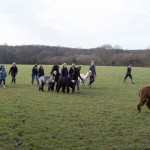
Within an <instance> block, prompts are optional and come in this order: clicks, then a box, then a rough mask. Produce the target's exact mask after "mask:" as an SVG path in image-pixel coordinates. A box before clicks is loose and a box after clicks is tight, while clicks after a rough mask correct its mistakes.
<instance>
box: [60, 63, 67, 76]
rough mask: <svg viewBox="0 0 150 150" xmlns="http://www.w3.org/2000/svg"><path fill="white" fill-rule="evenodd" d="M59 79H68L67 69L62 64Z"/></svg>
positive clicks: (65, 65)
mask: <svg viewBox="0 0 150 150" xmlns="http://www.w3.org/2000/svg"><path fill="white" fill-rule="evenodd" d="M61 77H68V68H67V64H66V63H64V64H63V67H62V69H61Z"/></svg>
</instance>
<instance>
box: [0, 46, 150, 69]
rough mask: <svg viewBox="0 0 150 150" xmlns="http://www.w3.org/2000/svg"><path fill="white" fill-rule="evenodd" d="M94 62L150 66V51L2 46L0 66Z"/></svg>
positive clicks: (106, 64) (115, 48)
mask: <svg viewBox="0 0 150 150" xmlns="http://www.w3.org/2000/svg"><path fill="white" fill-rule="evenodd" d="M92 60H94V61H95V63H96V65H103V66H125V65H128V64H133V65H134V66H142V67H143V66H144V67H149V66H150V50H149V49H143V50H123V49H122V48H121V47H120V46H114V47H112V46H111V45H109V44H106V45H103V46H100V47H97V48H91V49H82V48H68V47H61V46H44V45H21V46H9V45H6V44H5V45H0V63H4V64H11V63H12V62H16V63H17V64H35V63H37V64H62V63H64V62H66V63H67V64H71V63H75V64H82V65H89V63H90V62H91V61H92Z"/></svg>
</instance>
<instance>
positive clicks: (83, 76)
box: [78, 70, 92, 87]
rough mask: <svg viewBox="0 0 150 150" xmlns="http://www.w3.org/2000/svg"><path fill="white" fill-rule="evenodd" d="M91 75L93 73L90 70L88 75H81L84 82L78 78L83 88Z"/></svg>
mask: <svg viewBox="0 0 150 150" xmlns="http://www.w3.org/2000/svg"><path fill="white" fill-rule="evenodd" d="M91 73H92V71H91V70H89V71H87V73H86V74H80V76H81V78H82V79H83V81H82V80H81V79H80V78H78V81H79V83H80V84H81V87H83V86H84V83H85V81H86V80H87V78H88V77H89V75H91Z"/></svg>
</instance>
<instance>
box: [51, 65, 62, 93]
mask: <svg viewBox="0 0 150 150" xmlns="http://www.w3.org/2000/svg"><path fill="white" fill-rule="evenodd" d="M54 71H56V72H57V73H56V75H55V82H54V83H52V85H51V91H54V87H55V83H56V90H57V87H58V80H59V77H60V73H59V66H58V65H54V66H53V67H52V69H51V72H50V74H52V73H53V72H54Z"/></svg>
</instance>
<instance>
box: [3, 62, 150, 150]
mask: <svg viewBox="0 0 150 150" xmlns="http://www.w3.org/2000/svg"><path fill="white" fill-rule="evenodd" d="M9 68H10V65H7V66H6V69H7V72H8V70H9ZM18 69H19V73H18V75H17V85H16V87H14V86H12V85H10V80H11V77H10V76H8V77H7V85H6V89H3V87H2V86H1V87H0V149H1V150H14V149H19V150H112V149H114V150H130V149H131V150H132V149H133V150H136V149H137V150H150V111H149V110H148V109H147V107H146V106H144V107H142V112H141V113H137V110H136V105H137V103H138V102H139V97H138V90H139V89H140V88H141V87H143V86H146V85H150V69H149V68H136V67H133V70H132V75H133V77H134V81H135V84H131V83H130V79H127V81H126V83H123V77H124V75H125V72H126V67H97V68H96V69H97V77H96V81H95V83H94V84H93V86H92V88H91V89H89V88H88V87H87V82H86V86H85V87H84V88H82V89H81V90H80V92H79V93H78V92H75V93H74V94H71V93H69V94H68V95H67V94H63V93H62V92H60V93H58V94H57V93H56V92H47V87H46V86H45V92H39V91H38V87H37V86H36V85H34V86H32V85H31V69H32V66H30V65H18ZM44 69H45V72H46V74H49V72H50V69H51V66H44ZM87 69H88V66H84V67H82V71H81V72H86V71H87Z"/></svg>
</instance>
